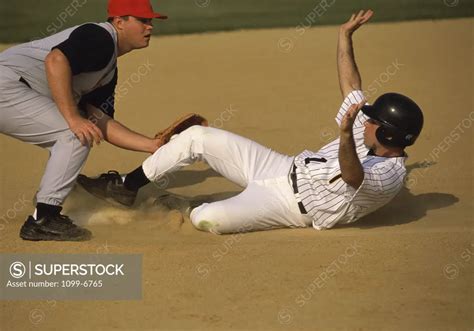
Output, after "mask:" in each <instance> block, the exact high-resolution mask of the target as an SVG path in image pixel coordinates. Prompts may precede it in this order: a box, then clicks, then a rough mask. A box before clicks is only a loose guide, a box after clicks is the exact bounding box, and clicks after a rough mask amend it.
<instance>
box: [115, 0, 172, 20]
mask: <svg viewBox="0 0 474 331" xmlns="http://www.w3.org/2000/svg"><path fill="white" fill-rule="evenodd" d="M107 15H108V17H114V16H128V15H130V16H136V17H141V18H161V19H166V18H168V16H165V15H162V14H160V13H155V12H154V11H153V7H152V6H151V3H150V0H109V3H108V5H107Z"/></svg>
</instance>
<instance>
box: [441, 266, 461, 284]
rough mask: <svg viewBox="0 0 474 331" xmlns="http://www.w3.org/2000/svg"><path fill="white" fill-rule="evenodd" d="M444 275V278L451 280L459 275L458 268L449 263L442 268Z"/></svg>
mask: <svg viewBox="0 0 474 331" xmlns="http://www.w3.org/2000/svg"><path fill="white" fill-rule="evenodd" d="M444 275H445V276H446V278H448V279H450V280H453V279H455V278H456V277H457V276H458V275H459V268H458V266H457V265H455V264H453V263H450V264H447V265H445V266H444Z"/></svg>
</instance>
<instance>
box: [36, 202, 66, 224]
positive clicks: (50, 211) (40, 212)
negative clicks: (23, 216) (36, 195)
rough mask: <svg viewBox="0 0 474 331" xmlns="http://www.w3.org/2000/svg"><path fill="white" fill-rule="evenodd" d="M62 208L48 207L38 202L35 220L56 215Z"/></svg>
mask: <svg viewBox="0 0 474 331" xmlns="http://www.w3.org/2000/svg"><path fill="white" fill-rule="evenodd" d="M62 209H63V208H62V207H61V206H53V205H48V204H46V203H41V202H38V203H37V204H36V210H35V214H36V217H35V219H37V220H39V219H41V218H43V217H45V216H46V215H57V214H59V213H60V212H61V210H62Z"/></svg>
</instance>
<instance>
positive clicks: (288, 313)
mask: <svg viewBox="0 0 474 331" xmlns="http://www.w3.org/2000/svg"><path fill="white" fill-rule="evenodd" d="M277 319H278V322H280V324H290V323H291V320H292V319H293V312H292V310H291V309H289V308H282V309H280V311H279V312H278V316H277Z"/></svg>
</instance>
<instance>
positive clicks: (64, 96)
mask: <svg viewBox="0 0 474 331" xmlns="http://www.w3.org/2000/svg"><path fill="white" fill-rule="evenodd" d="M45 68H46V77H47V79H48V85H49V88H50V90H51V94H52V96H53V100H54V102H55V103H56V105H57V107H58V109H59V111H60V112H61V114H62V115H63V117H64V119H65V120H66V122H67V123H68V124H70V123H71V120H74V118H77V117H78V116H80V115H79V112H78V109H77V105H76V103H75V101H74V97H73V94H72V72H71V67H70V65H69V61H68V59H67V58H66V56H65V55H64V54H63V53H62V52H61V51H60V50H58V49H54V50H52V51H51V52H50V53H49V54H48V55H47V56H46V60H45Z"/></svg>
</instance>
